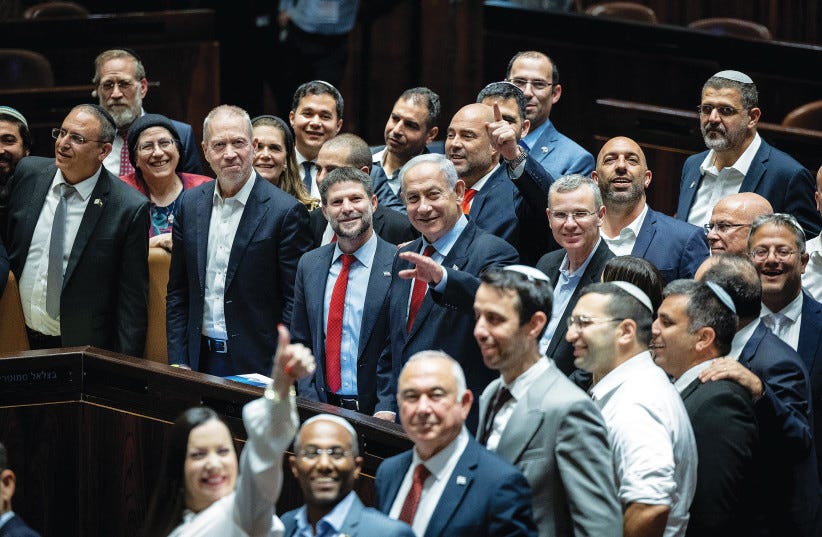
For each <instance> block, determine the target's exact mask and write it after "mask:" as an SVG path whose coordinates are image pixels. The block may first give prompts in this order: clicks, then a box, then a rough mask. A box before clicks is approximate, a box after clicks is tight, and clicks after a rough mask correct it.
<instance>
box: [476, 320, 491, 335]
mask: <svg viewBox="0 0 822 537" xmlns="http://www.w3.org/2000/svg"><path fill="white" fill-rule="evenodd" d="M487 335H488V330H487V329H486V327H485V320H484V318H483V317H479V318H477V324H475V325H474V337H475V338H476V339H485V337H486V336H487Z"/></svg>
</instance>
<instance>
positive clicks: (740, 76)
mask: <svg viewBox="0 0 822 537" xmlns="http://www.w3.org/2000/svg"><path fill="white" fill-rule="evenodd" d="M714 77H716V78H724V79H726V80H733V81H734V82H741V83H743V84H753V83H754V81H753V80H751V77H749V76H748V75H746V74H745V73H742V72H740V71H731V70H728V71H720V72H718V73H717V74H715V75H714V76H713V77H711V78H714Z"/></svg>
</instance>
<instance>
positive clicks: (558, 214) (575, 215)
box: [551, 211, 597, 223]
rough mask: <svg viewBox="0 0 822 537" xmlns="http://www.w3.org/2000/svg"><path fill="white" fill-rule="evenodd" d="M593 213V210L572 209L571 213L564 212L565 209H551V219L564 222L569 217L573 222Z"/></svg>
mask: <svg viewBox="0 0 822 537" xmlns="http://www.w3.org/2000/svg"><path fill="white" fill-rule="evenodd" d="M594 214H597V213H596V212H594V211H574V212H572V213H566V212H565V211H551V219H552V220H554V221H555V222H557V223H561V222H565V221H566V220H568V219H569V218H571V219H572V220H573V221H574V222H579V221H580V220H585V219H586V218H588V217H589V216H591V215H594Z"/></svg>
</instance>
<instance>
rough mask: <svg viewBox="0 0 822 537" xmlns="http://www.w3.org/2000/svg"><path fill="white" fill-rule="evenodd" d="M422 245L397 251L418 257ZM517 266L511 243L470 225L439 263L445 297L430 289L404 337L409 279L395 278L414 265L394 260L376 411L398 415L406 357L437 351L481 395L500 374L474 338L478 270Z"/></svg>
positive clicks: (472, 425)
mask: <svg viewBox="0 0 822 537" xmlns="http://www.w3.org/2000/svg"><path fill="white" fill-rule="evenodd" d="M421 245H422V239H421V238H420V239H417V240H415V241H414V242H412V243H411V244H408V245H406V246H405V247H404V248H402V249H400V251H401V252H407V251H410V252H419V251H420V249H421ZM517 262H518V257H517V252H516V250H514V248H513V247H512V246H511V245H510V244H508V243H507V242H505V241H504V240H502V239H500V238H499V237H496V236H494V235H491V234H490V233H486V232H485V231H483V230H481V229H480V228H478V227H477V226H476V225H475V224H473V223H472V222H471V221H470V220H469V222H468V225H467V226H466V227H465V229H464V230H463V231H462V233H461V234H460V236H459V238H458V239H457V241H456V242H455V243H454V246H453V248H451V251H450V252H449V253H448V255H447V256H445V259H444V260H443V262H442V267H443V268H444V269H445V271H446V272H447V273H448V282H447V285H446V288H445V292H444V293H442V294H440V293H437V292H434V291H433V289H431V288H429V292H428V293H426V295H425V299H424V300H423V301H422V305H421V306H420V309H419V312H418V313H417V317H416V319H415V320H414V325H413V326H412V327H411V331H410V332H407V331H406V330H405V325H406V321H407V319H408V299H409V296H410V295H411V282H412V280H408V279H405V278H400V277H399V276H398V273H399V271H400V270H403V269H407V268H413V265H412V264H411V263H409V262H408V261H405V260H403V259H400V258H399V257H397V258H395V259H394V266H393V267H392V269H391V275H392V277H391V289H390V292H389V293H390V298H389V311H388V315H389V321H388V323H389V326H388V330H389V342H388V347H387V348H386V349H385V351H384V352H383V354H382V356H381V357H380V365H379V368H378V370H377V375H378V378H377V386H378V391H379V394H378V402H377V410H378V411H380V410H387V411H392V412H396V411H397V400H396V397H397V381H398V379H399V375H400V371H401V370H402V367H403V366H404V365H405V362H407V361H408V358H410V357H411V356H412V355H413V354H415V353H417V352H419V351H424V350H431V349H440V350H442V351H445V352H447V353H448V354H449V355H450V356H452V357H453V358H454V359H456V360H457V361H458V362H459V363H460V364H461V365H462V368H463V370H464V371H465V380H466V383H467V385H468V388H469V389H470V390H471V391H472V392H474V393H475V394H480V393H482V390H483V389H484V388H485V387H486V386H487V385H488V384H489V383H490V382H491V381H492V380H494V379H495V378H496V377H497V376H498V375H499V374H498V373H497V372H496V371H493V370H491V369H488V368H487V367H485V365H484V364H483V361H482V354H481V353H480V350H479V346H478V345H477V341H476V340H475V339H474V295H475V294H476V292H477V288H479V283H480V280H479V274H480V273H481V272H482V271H483V270H485V269H486V268H488V267H501V266H506V265H512V264H515V263H517ZM477 405H478V404H477V402H476V401H475V402H474V405H472V407H471V413H470V414H469V419H468V420H466V424H467V425H468V427H469V429H471V430H474V429H476V425H477V417H478V415H479V413H478V408H477Z"/></svg>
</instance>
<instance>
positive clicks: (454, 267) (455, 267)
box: [451, 265, 460, 270]
mask: <svg viewBox="0 0 822 537" xmlns="http://www.w3.org/2000/svg"><path fill="white" fill-rule="evenodd" d="M451 268H452V269H454V270H459V269H460V268H459V267H458V266H456V265H451Z"/></svg>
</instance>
